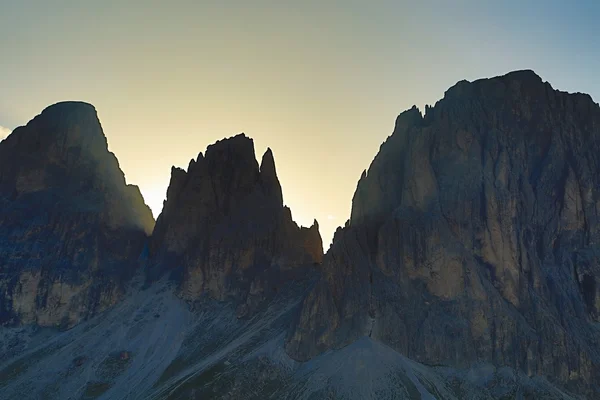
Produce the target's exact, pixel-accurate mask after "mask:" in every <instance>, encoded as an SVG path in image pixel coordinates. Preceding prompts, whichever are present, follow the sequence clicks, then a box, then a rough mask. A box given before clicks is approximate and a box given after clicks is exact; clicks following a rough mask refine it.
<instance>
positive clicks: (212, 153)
mask: <svg viewBox="0 0 600 400" xmlns="http://www.w3.org/2000/svg"><path fill="white" fill-rule="evenodd" d="M151 248H152V254H153V259H154V260H155V261H154V263H155V265H157V266H159V267H157V268H159V269H160V268H161V267H160V266H163V268H167V269H168V268H171V267H169V266H173V265H181V264H183V269H184V274H183V275H184V276H183V278H182V281H181V290H182V295H183V296H184V297H187V298H197V297H198V296H199V295H201V294H202V293H206V292H208V293H209V295H210V296H211V297H213V298H216V299H225V298H228V297H234V298H236V299H237V300H239V301H241V302H242V303H244V302H247V301H250V302H251V303H252V304H254V305H256V304H255V303H253V302H255V301H256V298H257V297H256V296H258V297H260V296H262V295H260V296H259V295H258V294H256V293H255V295H253V296H254V297H253V298H254V299H255V300H249V298H248V290H249V285H251V284H252V285H255V286H254V289H256V287H258V286H256V285H259V286H260V285H264V282H265V279H266V280H271V279H279V278H277V277H278V276H279V275H281V274H280V273H279V272H281V271H287V270H290V268H292V269H293V268H295V267H297V266H309V265H312V264H313V263H318V262H320V261H321V258H322V256H323V248H322V242H321V237H320V235H319V232H318V227H317V226H314V227H311V228H300V227H298V226H297V225H296V224H295V223H294V221H293V220H292V217H291V212H290V211H289V208H287V207H284V205H283V198H282V192H281V185H280V183H279V180H278V178H277V173H276V168H275V160H274V157H273V153H272V151H271V150H270V149H267V151H266V152H265V154H264V155H263V157H262V160H261V164H260V167H259V165H258V163H257V161H256V158H255V152H254V143H253V141H252V139H250V138H248V137H246V136H245V135H244V134H240V135H237V136H234V137H231V138H228V139H224V140H220V141H218V142H216V143H215V144H213V145H210V146H208V148H207V149H206V152H205V153H204V157H202V156H201V155H200V156H199V157H198V159H197V160H196V161H194V162H190V165H189V167H188V171H187V172H186V171H184V170H181V169H178V168H173V170H172V175H171V182H170V184H169V189H168V192H167V200H166V202H165V207H164V209H163V212H162V213H161V215H160V217H159V218H158V221H157V225H156V229H155V231H154V234H153V238H152V246H151ZM267 271H270V272H267ZM278 271H279V272H278ZM252 282H254V283H252ZM254 289H253V290H254ZM244 304H245V303H244ZM251 308H252V307H250V308H249V309H251Z"/></svg>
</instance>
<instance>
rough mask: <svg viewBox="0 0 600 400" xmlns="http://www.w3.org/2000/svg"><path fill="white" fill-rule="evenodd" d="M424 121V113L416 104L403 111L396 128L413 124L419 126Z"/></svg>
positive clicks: (397, 119) (403, 127) (397, 120)
mask: <svg viewBox="0 0 600 400" xmlns="http://www.w3.org/2000/svg"><path fill="white" fill-rule="evenodd" d="M422 121H423V114H421V110H419V108H418V107H417V106H416V105H413V106H412V107H411V108H409V109H408V110H406V111H403V112H402V113H400V115H398V117H397V118H396V130H399V129H406V128H409V127H411V126H419V125H420V124H421V122H422Z"/></svg>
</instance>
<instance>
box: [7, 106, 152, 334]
mask: <svg viewBox="0 0 600 400" xmlns="http://www.w3.org/2000/svg"><path fill="white" fill-rule="evenodd" d="M153 225H154V220H153V218H152V214H151V212H150V209H149V208H148V207H147V206H146V204H145V203H144V200H143V198H142V195H141V194H140V191H139V189H138V188H137V187H136V186H132V185H126V183H125V177H124V175H123V172H122V171H121V170H120V169H119V164H118V162H117V159H116V157H115V156H114V154H112V153H110V152H109V151H108V147H107V142H106V138H105V136H104V133H103V132H102V127H101V126H100V122H99V121H98V118H97V115H96V111H95V109H94V108H93V107H92V106H91V105H89V104H85V103H77V102H65V103H59V104H55V105H53V106H50V107H48V108H46V109H45V110H44V111H43V112H42V113H41V114H40V115H38V116H37V117H35V118H34V119H33V120H32V121H30V122H29V123H28V124H27V125H26V126H22V127H19V128H16V129H15V130H14V132H13V133H12V134H11V135H9V136H8V137H7V138H6V139H5V140H3V141H2V142H0V288H1V290H0V322H1V323H3V324H7V323H8V324H30V323H35V324H37V325H40V326H63V327H70V326H73V325H74V324H76V323H77V322H79V321H80V320H82V319H83V318H87V317H89V316H92V315H94V314H96V313H98V312H100V311H102V310H104V309H106V308H108V307H110V306H112V305H114V304H115V303H116V302H118V301H119V299H120V298H121V297H122V295H123V294H124V289H125V283H126V281H127V279H128V278H129V277H130V276H131V275H132V274H133V272H134V271H135V268H136V260H137V258H138V256H139V254H140V252H141V250H142V246H143V245H144V241H145V240H146V237H147V236H148V235H150V233H151V232H152V228H153Z"/></svg>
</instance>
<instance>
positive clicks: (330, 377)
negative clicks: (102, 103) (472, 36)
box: [0, 70, 600, 400]
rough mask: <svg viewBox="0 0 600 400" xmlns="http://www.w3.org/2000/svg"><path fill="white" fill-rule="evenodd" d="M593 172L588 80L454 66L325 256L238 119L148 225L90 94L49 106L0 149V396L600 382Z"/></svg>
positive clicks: (332, 395)
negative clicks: (569, 84)
mask: <svg viewBox="0 0 600 400" xmlns="http://www.w3.org/2000/svg"><path fill="white" fill-rule="evenodd" d="M599 172H600V106H598V104H596V103H595V102H594V101H593V100H592V99H591V97H590V96H589V95H586V94H581V93H574V94H571V93H565V92H561V91H558V90H555V89H553V88H552V86H551V85H550V84H549V83H547V82H544V81H543V80H542V79H541V78H540V77H539V76H538V75H536V74H535V73H534V72H533V71H529V70H524V71H514V72H511V73H508V74H506V75H504V76H499V77H494V78H490V79H481V80H477V81H474V82H468V81H461V82H458V83H457V84H455V85H454V86H452V87H451V88H450V89H448V90H447V91H446V93H445V94H444V97H443V98H442V99H441V100H439V101H438V102H437V103H436V104H435V105H434V106H432V107H429V106H426V107H425V110H424V112H421V111H420V110H419V109H418V108H417V107H413V108H412V109H409V110H407V111H404V112H402V113H401V114H400V115H399V116H398V118H397V119H396V123H395V127H394V130H393V133H392V134H391V135H390V136H389V137H388V139H387V140H386V141H385V142H384V143H383V144H382V145H381V147H380V149H379V152H378V154H377V155H376V156H375V158H374V160H373V162H372V163H371V165H370V166H369V168H368V170H365V171H364V172H363V174H362V176H361V177H360V179H359V180H358V184H357V188H356V191H355V194H354V197H353V199H352V210H351V215H350V217H349V219H348V221H347V222H346V224H345V226H344V227H340V228H338V230H337V231H336V232H335V235H334V239H333V243H332V245H331V247H330V248H329V250H328V251H327V253H326V254H323V247H322V241H321V237H320V234H319V226H318V223H317V221H314V223H313V225H312V226H311V227H300V226H298V225H297V224H296V223H295V222H294V220H293V218H292V211H291V210H290V209H289V208H288V207H286V206H285V205H284V204H285V203H284V199H283V196H282V190H281V186H280V183H279V179H278V177H277V171H276V167H275V158H274V155H273V153H272V151H271V150H270V149H267V151H266V152H265V154H264V155H262V158H261V161H260V164H259V163H258V161H257V157H256V154H255V151H254V144H253V141H252V139H251V138H248V137H246V136H245V135H244V134H239V135H237V136H234V137H231V138H228V139H224V140H221V141H218V142H217V143H215V144H213V145H210V146H208V148H207V149H206V151H205V152H204V153H200V154H199V155H198V157H197V158H196V159H193V160H191V161H190V163H189V166H188V168H187V170H183V169H180V168H175V167H173V168H172V170H171V180H170V183H169V187H168V190H167V193H166V200H165V202H164V207H163V210H162V212H161V214H160V216H159V217H158V219H157V220H156V221H154V219H153V217H152V214H151V212H150V209H149V208H148V206H147V205H146V204H145V203H144V199H143V198H142V195H141V193H140V191H139V189H138V188H137V187H136V186H133V185H130V184H127V183H126V181H125V177H124V174H123V172H122V171H121V169H120V167H119V164H118V161H117V158H116V157H115V155H114V154H112V153H111V152H109V150H108V145H107V141H106V137H105V136H104V133H103V130H102V127H101V124H100V122H99V119H98V116H97V113H96V110H95V109H94V107H93V106H91V105H90V104H87V103H82V102H63V103H58V104H55V105H52V106H50V107H48V108H46V109H45V110H43V111H42V112H41V114H40V115H38V116H37V117H35V118H34V119H33V120H31V121H30V122H29V123H27V125H25V126H22V127H19V128H17V129H15V130H14V131H13V132H12V133H11V134H10V135H9V136H8V137H7V138H6V139H5V140H3V141H2V142H0V289H1V290H0V324H1V325H2V326H1V327H0V355H1V356H2V357H1V360H2V361H0V398H2V399H29V398H31V399H190V398H192V399H194V398H195V399H266V398H272V399H315V400H316V399H438V400H442V399H444V400H449V399H502V400H508V399H583V398H586V399H595V398H599V397H600V385H598V383H597V382H600V285H599V283H600V282H599V279H600V173H599Z"/></svg>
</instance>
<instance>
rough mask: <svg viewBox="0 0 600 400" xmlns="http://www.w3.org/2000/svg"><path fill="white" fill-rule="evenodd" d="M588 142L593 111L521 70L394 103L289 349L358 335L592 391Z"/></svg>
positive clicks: (304, 349)
mask: <svg viewBox="0 0 600 400" xmlns="http://www.w3.org/2000/svg"><path fill="white" fill-rule="evenodd" d="M599 154H600V107H599V106H598V105H597V104H596V103H594V102H593V101H592V100H591V98H590V97H589V96H587V95H582V94H569V93H565V92H561V91H557V90H554V89H553V88H552V87H551V86H550V84H548V83H545V82H543V81H542V79H541V78H540V77H539V76H537V75H536V74H535V73H533V72H532V71H515V72H512V73H509V74H507V75H505V76H501V77H496V78H491V79H481V80H477V81H474V82H468V81H461V82H459V83H457V84H456V85H454V86H453V87H452V88H450V89H449V90H448V91H447V92H446V94H445V96H444V98H443V99H441V100H440V101H438V102H437V103H436V105H435V106H434V107H427V110H426V114H425V116H424V117H421V114H420V112H419V111H418V110H417V109H416V108H415V107H413V108H412V109H410V110H408V111H405V112H404V113H402V114H401V115H400V116H399V117H398V119H397V122H396V125H395V129H394V132H393V133H392V135H391V136H390V137H389V138H388V139H387V140H386V142H385V143H384V144H383V145H382V146H381V148H380V150H379V153H378V154H377V155H376V157H375V159H374V160H373V162H372V163H371V165H370V167H369V169H368V172H367V173H363V175H362V176H361V178H360V180H359V183H358V185H357V189H356V192H355V194H354V198H353V202H352V214H351V220H350V224H349V226H346V227H344V228H342V229H339V230H338V231H337V232H336V234H335V237H334V242H333V245H332V247H331V249H330V250H329V252H328V253H327V255H326V256H325V258H324V261H323V268H322V271H323V277H322V279H321V281H320V282H319V283H318V284H317V286H316V287H315V289H314V290H313V291H312V292H311V293H310V294H309V295H308V296H307V298H306V299H305V301H304V310H303V312H302V314H301V316H300V317H299V319H298V321H299V322H298V326H297V327H296V329H295V331H294V332H293V333H292V334H291V335H290V337H289V340H288V344H287V349H288V352H289V354H291V355H292V356H293V357H296V358H299V359H306V358H310V357H313V356H314V355H316V354H319V353H320V352H322V351H324V350H327V349H330V348H339V347H343V346H345V345H347V344H349V343H351V342H353V341H354V340H356V339H358V338H359V337H361V336H370V337H371V338H375V339H377V340H379V341H382V342H384V343H386V344H388V345H390V346H392V347H394V348H395V349H397V350H398V351H400V352H401V353H403V354H405V355H406V356H408V357H410V358H411V359H414V360H417V361H420V362H425V363H426V364H433V365H447V366H452V367H466V366H469V365H473V363H477V362H482V361H484V362H489V363H492V364H495V365H504V366H510V367H512V368H516V369H518V370H521V371H524V372H525V373H527V374H528V375H544V376H551V377H553V379H554V382H556V383H558V384H559V385H567V386H568V387H569V388H571V389H572V390H574V391H576V392H578V393H587V394H588V395H590V396H591V397H595V395H594V393H595V392H594V389H593V385H594V384H593V382H596V381H597V380H598V379H599V378H600V358H598V354H599V353H598V348H599V347H598V341H597V323H598V321H600V319H599V315H600V307H599V306H598V305H599V304H600V289H599V288H600V284H599V283H598V282H600V269H599V268H598V265H600V264H598V260H600V258H598V254H600V249H599V248H598V246H597V243H600V216H599V214H598V209H599V208H598V207H599V203H598V201H597V199H598V198H600V192H599V191H598V188H600V178H599V175H598V173H597V172H598V171H597V166H598V165H600V160H599V158H598V155H599ZM593 282H596V283H593ZM314 310H321V311H322V312H319V313H317V312H315V311H314ZM315 332H317V333H315ZM508 343H510V344H508ZM574 349H577V350H574ZM567 365H568V366H567Z"/></svg>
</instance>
